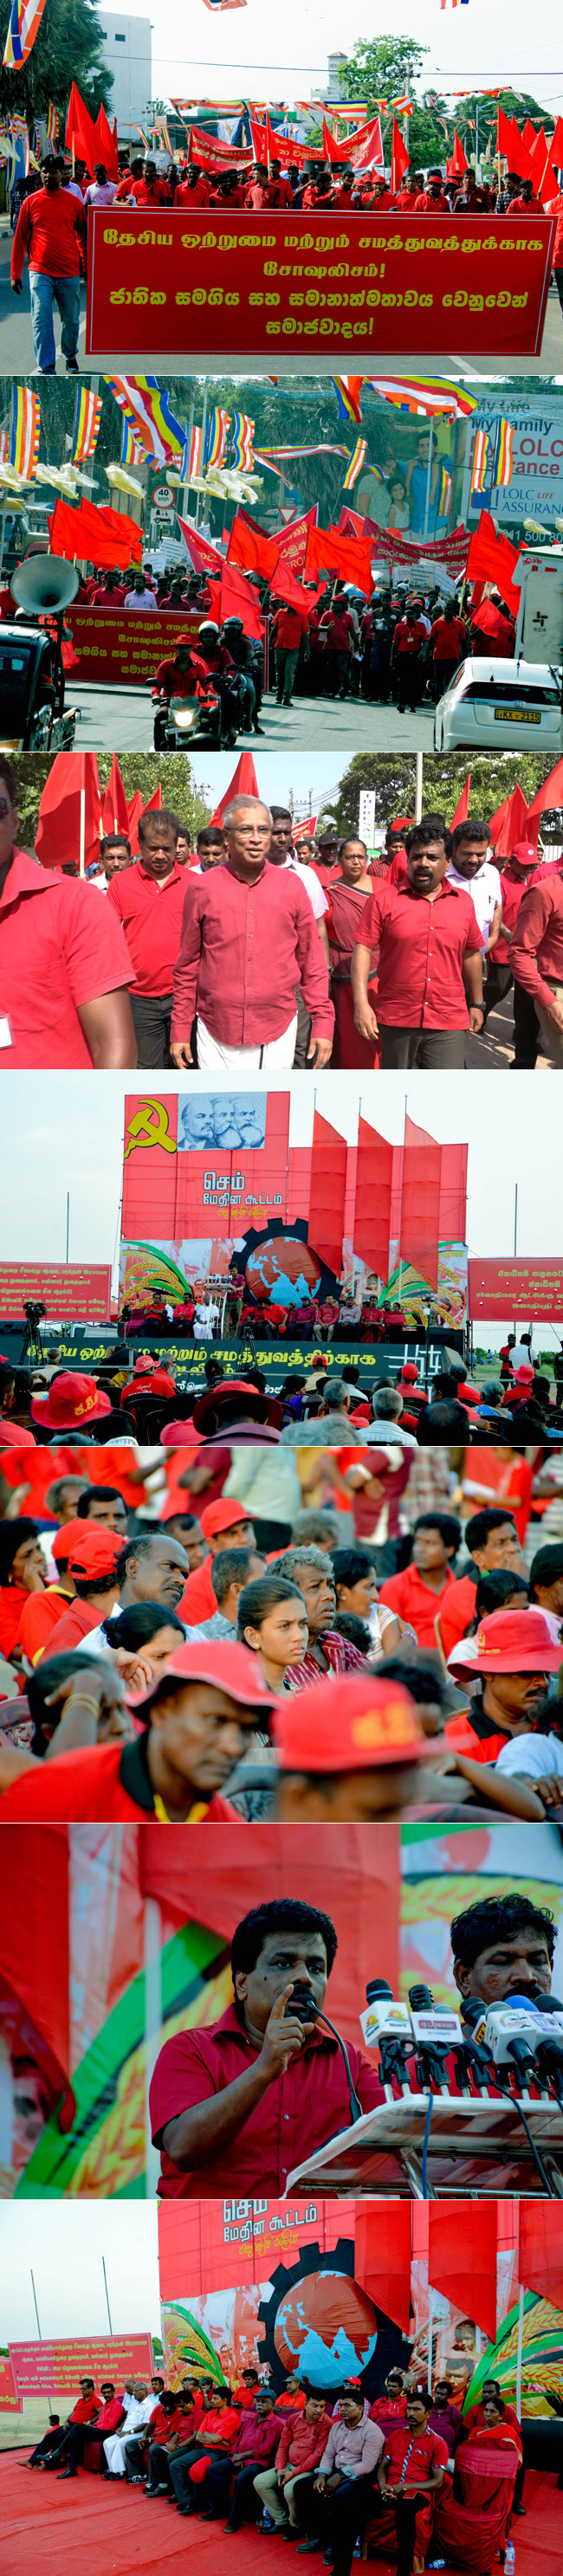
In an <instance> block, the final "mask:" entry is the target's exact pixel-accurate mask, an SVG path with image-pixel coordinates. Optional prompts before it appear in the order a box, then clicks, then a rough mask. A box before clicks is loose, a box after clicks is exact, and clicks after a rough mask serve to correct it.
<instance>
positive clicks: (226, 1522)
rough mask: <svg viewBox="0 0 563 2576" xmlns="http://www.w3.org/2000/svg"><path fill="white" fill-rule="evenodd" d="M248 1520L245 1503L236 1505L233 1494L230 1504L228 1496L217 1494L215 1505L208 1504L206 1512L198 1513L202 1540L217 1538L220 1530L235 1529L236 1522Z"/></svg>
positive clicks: (248, 1514) (248, 1515)
mask: <svg viewBox="0 0 563 2576" xmlns="http://www.w3.org/2000/svg"><path fill="white" fill-rule="evenodd" d="M249 1520H250V1512H249V1510H248V1507H247V1504H246V1503H237V1501H236V1499H235V1495H234V1494H231V1499H230V1502H229V1497H228V1494H218V1496H217V1501H216V1503H208V1505H207V1510H206V1511H205V1512H200V1516H199V1526H200V1530H201V1532H202V1535H203V1537H204V1538H218V1536H219V1531H220V1530H228V1529H236V1524H237V1521H249Z"/></svg>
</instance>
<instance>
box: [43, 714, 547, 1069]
mask: <svg viewBox="0 0 563 2576" xmlns="http://www.w3.org/2000/svg"><path fill="white" fill-rule="evenodd" d="M16 793H17V788H16V778H15V773H14V770H13V767H12V764H11V762H10V761H9V760H7V759H6V757H5V755H4V754H1V755H0V930H1V938H2V999H3V1007H4V1011H5V1013H6V1022H5V1025H6V1027H8V1028H9V1040H8V1041H7V1042H6V1045H5V1047H4V1051H3V1054H2V1064H3V1067H4V1069H5V1070H8V1069H12V1068H19V1067H22V1066H26V1067H29V1066H41V1065H44V1064H47V1065H48V1066H49V1067H50V1068H52V1067H54V1066H76V1067H81V1066H91V1065H94V1066H95V1067H96V1068H100V1067H102V1066H112V1067H113V1066H119V1065H121V1066H125V1067H132V1066H134V1065H136V1064H139V1065H141V1066H143V1067H146V1068H147V1069H150V1070H157V1069H160V1068H165V1067H167V1066H170V1065H175V1066H176V1067H177V1068H178V1070H179V1071H180V1072H182V1073H183V1072H186V1071H190V1069H191V1068H192V1067H193V1066H194V1064H197V1065H198V1067H200V1068H203V1069H205V1071H212V1072H216V1071H218V1070H219V1069H220V1068H223V1069H224V1070H225V1071H227V1072H235V1071H236V1072H237V1074H242V1073H245V1074H246V1073H247V1072H256V1071H258V1070H259V1071H260V1072H268V1071H269V1069H270V1067H274V1068H282V1067H283V1068H285V1067H287V1068H289V1067H290V1066H293V1065H295V1066H301V1067H309V1068H310V1069H312V1068H313V1067H314V1068H315V1070H316V1071H317V1072H320V1071H321V1070H322V1068H323V1066H324V1065H326V1064H328V1063H329V1062H330V1060H331V1058H332V1062H333V1064H335V1065H337V1066H339V1067H345V1068H348V1067H372V1068H374V1067H378V1066H379V1065H381V1066H382V1067H383V1068H384V1069H385V1068H387V1067H389V1066H394V1067H396V1066H400V1067H406V1066H410V1065H414V1064H417V1065H422V1066H424V1067H425V1068H429V1067H440V1068H441V1067H443V1066H447V1067H450V1066H453V1067H462V1066H463V1065H464V1064H465V1061H466V1052H467V1043H468V1038H469V1037H471V1036H477V1037H478V1036H481V1035H482V1032H483V1030H484V1029H485V1027H486V1022H487V1018H488V1015H489V1013H490V1012H491V1011H492V1010H493V1009H494V1008H495V1007H496V1006H497V1005H498V1003H499V1001H501V1000H503V999H504V998H505V996H506V995H507V994H508V992H509V991H510V990H511V988H512V986H513V1009H514V1056H513V1063H514V1065H515V1066H517V1067H520V1068H531V1067H533V1066H534V1065H535V1063H536V1058H537V1055H538V1053H539V1051H540V1049H543V1051H544V1052H545V1053H546V1054H547V1055H548V1057H549V1060H550V1062H552V1063H553V1062H554V1061H555V1063H557V1064H560V1063H561V1062H562V1061H563V1000H562V998H561V995H562V984H563V863H562V862H561V859H560V858H559V857H557V858H556V859H554V860H552V861H548V860H546V859H545V858H543V859H542V858H541V856H540V852H539V847H538V843H537V840H533V839H531V838H530V839H528V840H526V839H519V840H517V841H516V843H515V847H514V848H513V850H512V851H511V852H510V854H509V857H508V859H507V860H506V861H496V860H495V855H494V848H491V844H490V837H489V833H490V826H489V823H488V821H487V820H486V819H483V820H478V819H474V818H471V817H470V818H468V819H467V821H465V822H462V823H459V824H457V825H456V826H455V827H454V829H453V831H450V830H449V827H448V825H447V823H446V821H445V819H444V816H443V814H426V815H424V816H423V817H422V820H421V821H420V822H419V823H408V824H406V825H404V824H402V823H401V824H391V825H389V827H388V830H387V834H386V840H385V846H384V849H383V850H382V852H381V855H379V856H377V857H370V856H369V854H368V852H367V850H366V847H365V844H364V842H363V841H361V840H360V839H359V837H358V836H357V835H356V834H354V833H352V834H351V835H350V836H349V837H348V838H346V837H344V838H340V837H339V836H338V834H337V833H336V832H335V831H334V830H331V831H330V832H329V833H327V834H325V835H323V834H321V835H320V836H319V840H318V843H317V842H313V843H312V844H307V842H306V841H304V840H303V838H300V839H299V840H298V841H297V842H295V843H294V837H293V825H292V818H291V814H290V812H289V809H287V808H284V807H283V806H279V805H278V806H274V807H273V808H272V809H270V807H269V806H267V805H265V804H262V803H261V802H260V799H259V798H258V797H257V796H255V795H250V796H245V795H238V796H234V797H233V798H232V801H231V803H230V804H229V805H227V807H226V808H225V810H224V811H223V813H222V820H221V824H220V826H219V827H217V826H215V825H210V826H208V827H206V828H205V829H204V830H203V831H202V832H201V833H200V834H199V835H198V839H197V846H196V849H195V850H192V849H191V848H190V845H189V841H188V838H187V835H186V833H185V831H184V830H183V828H182V825H181V822H180V820H179V817H178V816H177V815H176V814H175V813H173V812H172V811H170V810H169V809H167V808H164V807H163V808H162V809H161V810H160V811H158V810H156V809H155V808H154V807H153V808H148V809H147V811H146V812H145V813H144V814H142V815H141V818H140V822H139V825H138V836H139V843H140V856H139V858H138V859H137V858H133V855H132V850H131V844H130V841H129V840H128V839H127V836H126V834H124V833H120V832H119V831H117V832H114V833H110V834H109V835H106V837H105V839H104V840H103V841H102V843H101V849H100V865H99V867H97V868H96V869H95V871H94V875H93V877H92V878H91V881H90V883H89V884H85V883H84V882H83V881H79V880H78V863H77V862H76V864H75V867H74V871H72V867H71V869H70V871H69V869H68V868H67V867H66V868H65V872H64V874H63V872H62V871H54V870H50V871H49V870H46V869H44V868H42V867H40V866H39V865H38V863H37V861H36V859H35V857H34V855H33V854H32V853H30V852H29V851H28V850H24V849H22V848H21V847H19V846H18V838H17V828H18V816H17V807H16ZM73 875H74V880H75V881H73ZM100 894H102V895H103V896H104V898H105V900H104V902H103V903H101V902H100ZM274 959H275V974H274V973H273V971H272V969H273V960H274Z"/></svg>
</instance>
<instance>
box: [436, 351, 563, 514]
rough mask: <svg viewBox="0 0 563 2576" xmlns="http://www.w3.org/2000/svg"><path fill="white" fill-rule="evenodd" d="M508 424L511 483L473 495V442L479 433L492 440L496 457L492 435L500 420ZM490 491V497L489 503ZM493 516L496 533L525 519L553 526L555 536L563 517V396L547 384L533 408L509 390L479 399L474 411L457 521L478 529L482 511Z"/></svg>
mask: <svg viewBox="0 0 563 2576" xmlns="http://www.w3.org/2000/svg"><path fill="white" fill-rule="evenodd" d="M501 419H503V420H506V421H508V422H509V425H510V426H511V428H512V429H513V432H514V436H513V441H512V473H511V477H510V482H509V483H501V484H499V485H497V484H494V485H492V486H491V483H486V484H485V488H484V490H483V491H482V492H475V493H473V494H472V493H471V473H472V466H473V457H474V453H475V441H476V439H477V437H478V435H479V432H480V431H481V430H485V431H486V432H487V433H488V436H489V439H490V450H489V454H490V455H494V442H495V435H496V431H497V429H498V424H499V421H500V420H501ZM491 489H492V491H493V498H492V499H491ZM484 508H487V509H488V510H491V509H492V510H493V511H494V516H495V520H496V521H497V522H498V526H499V527H500V528H505V529H507V530H508V529H509V528H511V527H515V528H516V527H518V528H519V527H520V525H521V522H522V520H523V519H539V520H540V521H541V520H547V521H548V522H549V521H551V522H553V526H554V532H555V526H556V523H557V521H558V520H560V519H561V517H562V516H563V396H562V395H561V394H559V395H558V394H556V393H554V392H553V391H552V388H551V386H547V385H546V390H545V400H544V397H543V394H541V399H540V401H539V402H538V404H537V407H536V406H534V407H532V404H531V403H530V402H526V401H524V399H522V400H519V399H518V396H516V397H514V396H513V394H512V393H511V391H510V387H509V386H508V385H506V386H504V385H503V388H502V393H498V394H492V395H490V396H489V397H488V398H487V396H486V395H483V396H481V395H480V396H479V404H478V409H477V411H474V413H473V416H472V419H471V422H470V423H468V433H467V440H466V450H465V470H464V479H463V487H462V495H461V513H460V515H461V518H462V519H463V520H464V522H465V525H466V526H467V527H468V528H470V529H471V528H476V527H477V525H478V521H479V517H480V513H481V510H482V509H484Z"/></svg>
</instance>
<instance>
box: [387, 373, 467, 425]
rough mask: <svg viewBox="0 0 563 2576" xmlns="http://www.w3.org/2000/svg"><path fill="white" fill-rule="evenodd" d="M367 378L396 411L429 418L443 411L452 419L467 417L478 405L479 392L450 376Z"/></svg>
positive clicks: (464, 418)
mask: <svg viewBox="0 0 563 2576" xmlns="http://www.w3.org/2000/svg"><path fill="white" fill-rule="evenodd" d="M367 382H368V384H370V385H373V390H374V393H376V394H383V395H384V397H385V401H386V402H389V403H392V404H393V405H394V408H395V410H396V411H406V412H414V413H415V414H417V415H418V414H421V415H422V416H424V417H426V418H431V416H432V414H433V413H434V412H436V413H440V412H442V413H445V414H446V415H447V417H448V418H449V419H450V420H466V419H469V418H470V415H471V412H473V411H476V409H477V396H476V395H475V394H468V393H466V391H465V386H464V385H455V384H453V383H450V382H449V379H448V377H447V376H368V378H367Z"/></svg>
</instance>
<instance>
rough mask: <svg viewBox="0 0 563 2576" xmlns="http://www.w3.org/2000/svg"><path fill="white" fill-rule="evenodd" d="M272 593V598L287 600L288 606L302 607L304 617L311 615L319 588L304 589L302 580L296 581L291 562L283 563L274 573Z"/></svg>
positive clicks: (271, 586)
mask: <svg viewBox="0 0 563 2576" xmlns="http://www.w3.org/2000/svg"><path fill="white" fill-rule="evenodd" d="M270 594H271V598H272V600H280V599H283V600H285V604H286V607H287V608H300V609H301V611H302V614H303V616H304V617H310V614H311V609H312V608H315V606H316V602H317V599H318V597H319V593H318V590H317V591H313V590H304V589H303V584H302V582H300V581H296V580H295V575H294V573H292V572H290V569H289V564H282V563H280V564H278V567H277V572H274V573H273V574H272V580H271V584H270Z"/></svg>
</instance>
